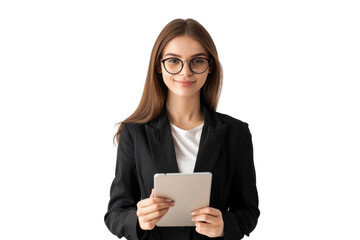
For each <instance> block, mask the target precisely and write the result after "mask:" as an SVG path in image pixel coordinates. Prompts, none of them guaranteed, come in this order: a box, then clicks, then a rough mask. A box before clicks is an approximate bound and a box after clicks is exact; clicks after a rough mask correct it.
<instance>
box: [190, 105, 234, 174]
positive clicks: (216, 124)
mask: <svg viewBox="0 0 360 240" xmlns="http://www.w3.org/2000/svg"><path fill="white" fill-rule="evenodd" d="M203 113H204V118H205V123H204V127H203V131H202V134H201V139H200V145H199V151H198V155H197V159H196V163H195V169H194V172H211V171H212V169H213V167H214V165H215V163H216V160H217V159H218V157H219V154H220V150H221V147H222V145H223V141H224V137H225V133H226V129H227V125H226V124H224V123H222V122H221V121H220V119H219V118H218V117H217V116H216V114H215V112H213V111H211V110H208V109H207V108H206V107H205V106H203Z"/></svg>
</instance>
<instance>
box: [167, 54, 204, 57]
mask: <svg viewBox="0 0 360 240" xmlns="http://www.w3.org/2000/svg"><path fill="white" fill-rule="evenodd" d="M169 55H171V56H174V57H181V56H180V55H179V54H175V53H167V54H165V55H164V57H166V56H169ZM199 56H205V57H207V54H205V53H197V54H194V55H192V56H191V57H199Z"/></svg>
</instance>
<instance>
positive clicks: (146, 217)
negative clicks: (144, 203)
mask: <svg viewBox="0 0 360 240" xmlns="http://www.w3.org/2000/svg"><path fill="white" fill-rule="evenodd" d="M168 211H169V208H164V209H161V210H158V211H155V212H152V213H149V214H147V215H144V216H141V220H142V221H144V222H150V221H152V220H154V219H157V218H161V217H162V216H164V215H165V214H166V213H167V212H168Z"/></svg>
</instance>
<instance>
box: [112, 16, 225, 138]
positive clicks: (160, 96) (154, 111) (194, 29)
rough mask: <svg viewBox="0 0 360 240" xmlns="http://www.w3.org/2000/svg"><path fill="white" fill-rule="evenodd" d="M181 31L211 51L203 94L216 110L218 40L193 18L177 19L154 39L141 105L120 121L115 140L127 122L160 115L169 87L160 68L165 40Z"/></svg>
mask: <svg viewBox="0 0 360 240" xmlns="http://www.w3.org/2000/svg"><path fill="white" fill-rule="evenodd" d="M182 35H188V36H189V37H191V38H193V39H195V40H197V41H198V42H200V43H201V44H202V45H203V46H204V48H205V49H206V50H207V51H208V52H209V54H210V58H211V63H210V64H211V65H210V69H211V73H209V74H208V77H207V79H206V82H205V84H204V86H203V87H202V89H201V94H200V95H201V98H202V101H203V102H204V103H205V104H206V105H207V106H208V107H209V108H212V109H214V110H216V107H217V104H218V101H219V97H220V92H221V86H222V68H221V65H220V61H219V58H218V54H217V50H216V47H215V44H214V42H213V40H212V38H211V36H210V34H209V33H208V32H207V31H206V29H205V28H204V27H203V26H202V25H201V24H200V23H198V22H197V21H195V20H194V19H185V20H184V19H175V20H173V21H171V22H170V23H168V24H167V25H166V26H165V27H164V29H163V30H162V31H161V33H160V35H159V36H158V38H157V39H156V41H155V44H154V47H153V49H152V52H151V57H150V63H149V68H148V73H147V76H146V81H145V86H144V90H143V94H142V97H141V100H140V103H139V106H138V107H137V109H136V110H135V112H134V113H133V114H132V115H131V116H129V117H128V118H126V119H125V120H124V121H122V122H119V123H117V125H118V126H119V128H118V131H117V132H116V134H115V136H114V139H113V140H114V142H115V139H116V142H117V143H119V139H120V133H121V129H122V126H123V124H124V123H129V122H133V123H146V122H148V121H150V120H152V119H154V118H155V117H156V116H158V115H159V113H160V112H161V110H162V109H163V106H164V103H165V101H166V97H167V91H168V89H167V87H166V85H165V84H164V82H163V79H162V75H161V74H160V73H158V71H157V69H159V68H160V67H161V66H160V60H161V57H162V53H163V50H164V48H165V46H166V44H167V43H168V42H169V41H170V40H171V39H173V38H175V37H178V36H182Z"/></svg>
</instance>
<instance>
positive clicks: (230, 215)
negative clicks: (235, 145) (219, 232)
mask: <svg viewBox="0 0 360 240" xmlns="http://www.w3.org/2000/svg"><path fill="white" fill-rule="evenodd" d="M239 151H240V152H239V154H238V155H239V158H238V159H236V163H235V172H234V173H233V178H232V182H231V187H230V196H229V197H230V198H229V199H230V200H229V210H228V211H227V212H225V213H224V214H223V220H224V226H225V236H224V239H225V240H230V239H241V238H243V237H244V235H247V236H249V234H250V232H251V231H252V230H254V228H255V226H256V224H257V220H258V218H259V215H260V211H259V208H258V204H259V200H258V193H257V189H256V177H255V167H254V161H253V145H252V139H251V133H250V130H249V127H248V124H246V123H245V126H244V127H243V132H242V137H241V140H240V147H239Z"/></svg>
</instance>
